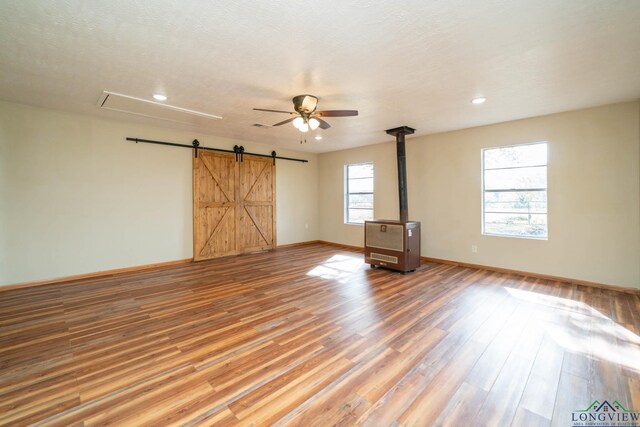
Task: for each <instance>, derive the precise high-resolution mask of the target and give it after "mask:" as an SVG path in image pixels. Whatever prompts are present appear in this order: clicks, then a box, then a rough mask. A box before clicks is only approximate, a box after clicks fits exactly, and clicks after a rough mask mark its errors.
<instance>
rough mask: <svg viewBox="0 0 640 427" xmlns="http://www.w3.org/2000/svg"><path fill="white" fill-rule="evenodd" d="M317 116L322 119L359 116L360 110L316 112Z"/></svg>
mask: <svg viewBox="0 0 640 427" xmlns="http://www.w3.org/2000/svg"><path fill="white" fill-rule="evenodd" d="M315 114H316V115H318V116H320V117H349V116H357V115H358V110H326V111H316V112H315Z"/></svg>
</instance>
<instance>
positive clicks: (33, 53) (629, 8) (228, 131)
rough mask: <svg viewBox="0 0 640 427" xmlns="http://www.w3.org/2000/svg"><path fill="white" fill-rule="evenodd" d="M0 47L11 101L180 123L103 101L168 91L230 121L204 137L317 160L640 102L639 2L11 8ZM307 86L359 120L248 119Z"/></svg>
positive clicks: (1, 84)
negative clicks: (413, 138) (403, 140)
mask: <svg viewBox="0 0 640 427" xmlns="http://www.w3.org/2000/svg"><path fill="white" fill-rule="evenodd" d="M0 40H1V44H2V48H1V49H0V99H3V100H7V101H14V102H20V103H25V104H32V105H39V106H44V107H50V108H56V109H63V110H69V111H75V112H81V113H89V114H95V115H100V116H103V117H111V118H114V117H115V118H126V120H135V121H143V122H147V123H158V124H163V125H166V126H172V127H176V126H180V125H173V124H169V123H163V122H160V121H153V120H151V119H146V118H138V117H135V116H127V115H125V114H123V113H117V112H109V111H103V110H100V109H99V108H98V107H97V106H96V102H97V100H98V98H99V96H100V94H101V93H102V91H103V90H108V91H113V92H118V93H123V94H127V95H131V96H134V97H140V98H147V99H150V98H151V95H152V94H153V93H155V92H162V93H165V94H166V95H167V96H168V97H169V100H168V101H167V102H168V103H170V104H172V105H176V106H179V107H184V108H188V109H192V110H197V111H202V112H206V113H210V114H215V115H220V116H223V117H224V119H223V120H219V121H211V122H210V123H209V124H207V125H206V126H205V127H199V128H191V129H193V130H194V131H196V130H197V131H203V132H208V133H211V134H214V135H220V136H227V137H232V138H237V139H241V140H247V141H256V142H265V143H269V144H275V145H277V146H281V147H288V148H294V149H302V150H308V151H313V152H323V151H332V150H339V149H344V148H349V147H355V146H360V145H365V144H373V143H378V142H383V141H388V140H392V138H390V137H389V136H388V135H386V134H385V133H384V130H385V129H387V128H391V127H397V126H401V125H408V126H411V127H414V128H416V129H417V132H416V134H417V135H424V134H428V133H435V132H442V131H448V130H453V129H461V128H466V127H471V126H478V125H484V124H490V123H496V122H502V121H506V120H513V119H518V118H524V117H531V116H537V115H542V114H549V113H554V112H559V111H566V110H573V109H578V108H583V107H589V106H595V105H602V104H607V103H613V102H618V101H624V100H631V99H637V98H638V97H640V0H483V1H478V0H437V1H436V0H431V1H426V0H405V1H370V0H366V1H353V0H352V1H344V0H343V1H339V0H324V1H319V0H316V1H307V0H301V1H291V0H287V1H279V0H278V1H275V0H272V1H246V0H242V1H239V0H236V1H218V2H213V1H210V0H206V1H196V0H182V1H180V0H145V1H143V0H138V1H130V0H110V1H97V0H95V1H93V0H76V1H70V0H48V1H45V0H41V1H36V0H21V1H13V2H11V1H2V2H0ZM303 93H310V94H314V95H317V96H318V97H319V98H320V102H319V105H318V107H319V109H321V110H322V109H357V110H359V111H360V116H358V117H349V118H331V119H328V121H329V122H330V123H331V125H332V128H331V129H328V130H326V131H323V132H322V134H323V136H324V139H323V140H322V141H315V140H313V139H312V138H309V139H308V142H307V143H306V144H303V145H300V144H299V136H300V132H298V131H297V130H295V129H294V128H293V126H291V125H285V126H282V127H276V128H256V127H253V126H252V124H253V123H264V124H273V123H276V122H278V121H281V120H284V119H286V118H287V116H285V115H279V114H275V113H265V112H257V111H253V110H252V108H253V107H259V108H273V109H280V110H289V109H291V108H292V105H291V97H293V96H294V95H298V94H303ZM478 95H483V96H486V97H487V98H488V101H487V102H486V103H485V104H484V105H481V106H474V105H472V104H471V103H470V102H469V101H470V100H471V98H473V97H475V96H478ZM187 129H189V128H187ZM137 136H139V137H142V138H144V137H145V136H144V135H137ZM309 136H311V134H309Z"/></svg>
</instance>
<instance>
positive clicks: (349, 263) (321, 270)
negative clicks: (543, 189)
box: [307, 255, 364, 283]
mask: <svg viewBox="0 0 640 427" xmlns="http://www.w3.org/2000/svg"><path fill="white" fill-rule="evenodd" d="M363 267H364V259H363V258H362V257H361V256H360V257H353V256H347V255H334V256H332V257H331V258H329V259H328V260H326V261H325V262H323V263H322V264H320V265H318V266H316V267H314V268H313V269H312V270H310V271H309V272H308V273H307V276H314V277H321V278H323V279H332V280H337V281H338V282H340V283H346V282H347V281H349V282H351V281H353V279H354V274H356V273H357V272H358V271H361V270H362V268H363Z"/></svg>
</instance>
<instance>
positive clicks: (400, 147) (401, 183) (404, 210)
mask: <svg viewBox="0 0 640 427" xmlns="http://www.w3.org/2000/svg"><path fill="white" fill-rule="evenodd" d="M415 131H416V130H415V129H413V128H410V127H409V126H400V127H397V128H393V129H387V130H386V131H385V132H386V133H388V134H389V135H393V136H395V137H396V155H397V158H398V202H399V204H400V221H402V222H407V221H409V202H408V200H407V156H406V151H405V147H404V136H405V135H411V134H412V133H414V132H415Z"/></svg>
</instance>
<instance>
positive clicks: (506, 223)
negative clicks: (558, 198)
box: [484, 213, 547, 237]
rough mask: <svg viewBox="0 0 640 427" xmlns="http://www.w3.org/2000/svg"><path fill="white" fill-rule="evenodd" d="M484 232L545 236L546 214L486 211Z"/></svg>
mask: <svg viewBox="0 0 640 427" xmlns="http://www.w3.org/2000/svg"><path fill="white" fill-rule="evenodd" d="M484 232H485V233H489V234H506V235H510V236H523V237H547V215H546V214H504V213H486V214H485V216H484Z"/></svg>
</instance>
